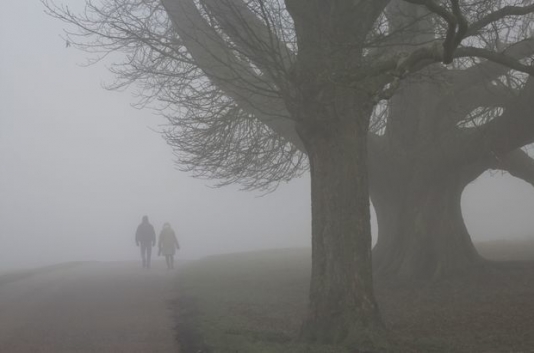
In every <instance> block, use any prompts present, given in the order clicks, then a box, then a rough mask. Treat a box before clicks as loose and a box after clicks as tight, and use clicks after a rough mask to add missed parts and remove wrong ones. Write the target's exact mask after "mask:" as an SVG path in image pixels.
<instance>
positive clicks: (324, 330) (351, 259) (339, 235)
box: [299, 121, 383, 349]
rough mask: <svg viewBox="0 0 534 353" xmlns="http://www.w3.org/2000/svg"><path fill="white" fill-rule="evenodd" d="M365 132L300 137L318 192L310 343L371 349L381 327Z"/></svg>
mask: <svg viewBox="0 0 534 353" xmlns="http://www.w3.org/2000/svg"><path fill="white" fill-rule="evenodd" d="M366 131H367V128H366V127H365V126H363V127H362V126H358V124H357V123H356V122H341V123H340V122H339V121H338V122H331V121H328V122H327V123H326V124H324V126H320V127H318V126H316V127H315V128H312V129H309V128H308V129H306V128H305V129H302V128H301V129H299V132H300V135H301V137H302V139H303V141H305V145H306V149H307V151H308V156H309V160H310V174H311V189H312V190H311V195H312V276H311V284H310V297H309V310H308V316H307V319H306V320H305V322H304V324H303V327H302V332H301V338H302V339H304V340H306V341H315V342H322V343H340V342H343V343H345V344H349V345H350V346H351V347H352V348H358V349H364V348H366V349H368V348H370V347H372V346H373V344H374V343H376V342H374V341H375V340H376V339H378V337H379V336H380V332H381V329H382V327H383V326H382V322H381V319H380V315H379V310H378V307H377V304H376V302H375V299H374V293H373V281H372V270H371V266H372V261H371V236H370V216H369V194H368V177H367V152H366V150H367V139H366V136H367V133H366ZM354 346H356V347H354Z"/></svg>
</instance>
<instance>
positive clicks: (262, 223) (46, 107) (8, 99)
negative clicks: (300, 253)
mask: <svg viewBox="0 0 534 353" xmlns="http://www.w3.org/2000/svg"><path fill="white" fill-rule="evenodd" d="M77 3H79V4H81V3H82V1H78V2H77ZM63 27H64V24H63V23H61V22H59V21H57V20H55V19H53V18H50V17H48V16H46V15H45V14H44V11H43V8H42V5H41V4H40V2H39V1H38V0H24V1H21V0H2V1H0V52H1V55H0V271H1V270H3V269H6V268H12V267H18V266H38V265H42V264H50V263H57V262H62V261H71V260H126V259H134V258H136V257H137V256H138V253H137V248H136V247H135V245H134V240H133V239H134V238H133V237H134V232H135V229H136V227H137V225H138V223H139V221H140V219H141V216H142V215H144V214H147V215H149V217H150V219H151V221H152V223H153V224H154V225H155V227H156V230H157V231H159V229H161V225H162V224H163V222H170V223H171V224H172V225H173V227H174V228H175V230H176V231H177V234H178V238H179V240H180V242H181V244H182V248H183V251H182V252H181V254H180V256H182V257H185V258H196V257H200V256H205V255H209V254H214V253H222V252H235V251H244V250H251V249H263V248H275V247H295V246H309V242H310V211H311V209H310V196H309V180H308V178H301V179H299V180H295V181H293V182H291V183H290V184H287V185H282V186H281V187H280V188H279V189H278V190H277V191H276V192H275V193H272V194H269V195H266V196H263V197H259V196H260V195H261V194H260V193H250V192H241V191H238V187H225V188H222V189H213V188H210V187H209V186H210V185H213V183H210V182H209V181H205V180H197V179H193V178H191V177H190V176H189V175H187V174H185V173H182V172H179V171H177V170H176V169H175V167H174V164H173V158H172V153H171V150H170V148H169V147H168V146H167V145H166V144H165V141H164V140H163V139H162V138H161V136H159V135H158V134H157V133H155V132H153V131H152V130H151V128H152V129H154V128H157V127H158V125H161V124H164V123H165V121H164V120H162V118H160V117H157V116H154V115H153V114H152V113H151V112H150V111H148V110H136V109H134V108H132V107H131V106H130V104H131V103H133V102H134V98H133V97H132V95H131V94H130V93H128V92H122V93H120V92H110V91H107V90H105V89H103V88H102V83H103V82H111V81H112V79H113V77H112V76H111V74H110V73H109V72H108V71H107V69H106V67H105V66H104V65H102V64H97V65H95V66H91V67H82V65H81V64H83V63H84V62H85V61H86V57H87V54H85V53H83V52H80V51H78V50H76V49H73V48H66V47H65V42H64V41H63V40H62V39H61V37H60V35H61V33H62V28H63ZM463 205H464V214H465V216H466V221H467V224H468V227H469V228H470V230H471V231H472V233H473V236H474V238H475V240H482V239H486V238H487V239H497V238H501V237H505V236H506V237H531V236H532V234H533V232H532V230H533V229H534V190H532V188H531V187H529V186H528V185H527V184H525V183H524V182H522V181H517V180H514V179H512V178H511V177H509V176H498V177H496V178H489V177H487V176H486V177H483V178H482V180H479V181H477V182H476V183H474V184H472V185H470V186H469V187H468V189H467V190H466V193H465V195H464V201H463ZM375 228H376V227H375Z"/></svg>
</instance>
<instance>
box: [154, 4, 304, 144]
mask: <svg viewBox="0 0 534 353" xmlns="http://www.w3.org/2000/svg"><path fill="white" fill-rule="evenodd" d="M162 3H163V6H164V7H165V10H166V11H167V14H168V15H169V17H170V18H171V20H172V22H173V25H174V28H175V30H176V32H177V33H178V35H179V36H180V39H181V40H182V42H183V44H184V45H185V46H186V48H187V50H188V52H189V53H190V55H191V56H192V57H193V59H194V60H195V62H196V64H197V65H198V66H199V67H200V68H201V69H202V70H203V71H204V72H205V74H206V75H207V76H208V77H209V78H210V79H211V80H212V81H213V82H214V83H215V84H216V85H217V86H218V87H220V88H221V89H222V90H223V91H224V92H225V93H226V94H227V95H228V96H229V97H231V98H232V99H234V100H235V101H236V102H237V103H238V104H239V105H240V107H242V109H244V110H246V111H248V112H249V113H250V114H252V115H254V116H255V117H256V118H257V119H258V120H260V121H262V122H263V123H265V124H266V125H267V126H269V127H270V128H271V129H273V130H274V131H276V132H277V133H279V134H280V135H281V136H284V138H286V139H287V140H288V141H289V142H291V143H293V144H294V145H295V146H297V147H298V148H299V149H300V150H304V147H303V145H302V142H301V140H300V138H299V136H298V134H297V133H296V130H295V123H294V121H292V120H290V119H289V114H288V112H287V108H286V106H285V104H284V101H283V100H282V98H281V97H280V96H278V95H277V93H276V92H275V89H274V88H273V87H271V86H270V85H268V84H267V83H266V82H265V80H264V79H263V78H262V77H259V76H258V75H257V74H255V73H254V72H253V71H252V70H251V68H250V67H249V66H248V65H247V64H246V63H244V62H241V61H240V60H239V59H238V58H237V57H236V56H235V55H234V54H233V53H232V52H231V51H230V50H229V49H228V47H227V46H226V43H225V42H224V41H223V39H222V38H221V37H220V36H219V35H218V34H217V33H216V32H215V30H214V29H213V28H212V27H211V26H210V25H209V24H208V23H207V22H206V20H205V19H204V18H203V17H202V16H201V14H200V12H199V10H198V8H197V7H196V5H195V3H194V1H193V0H162Z"/></svg>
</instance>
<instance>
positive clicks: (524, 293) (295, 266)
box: [181, 240, 534, 353]
mask: <svg viewBox="0 0 534 353" xmlns="http://www.w3.org/2000/svg"><path fill="white" fill-rule="evenodd" d="M478 248H479V251H480V253H481V254H482V255H483V256H485V257H486V258H488V259H491V260H501V261H492V262H488V263H486V264H485V265H484V266H480V267H479V268H475V269H472V270H470V271H466V272H464V273H462V274H459V275H457V276H454V277H450V278H447V279H442V280H439V281H434V282H415V281H411V282H407V281H402V282H401V281H392V280H387V281H386V280H383V279H377V281H376V295H377V299H378V301H379V304H380V308H381V312H382V316H383V318H384V321H385V323H386V325H387V328H388V331H389V332H390V333H391V346H390V347H389V348H388V349H387V350H383V351H384V352H393V353H407V352H410V353H454V352H457V353H534V240H532V241H522V242H513V243H512V242H506V243H505V244H504V245H503V242H492V243H483V244H479V245H478ZM516 259H519V260H521V261H515V260H516ZM309 265H310V264H309V250H291V251H272V252H261V253H254V254H249V255H247V254H237V255H228V256H221V257H219V258H211V259H207V260H202V261H200V262H199V263H198V264H196V265H192V266H190V267H189V268H187V269H184V274H183V276H182V283H181V287H182V288H183V295H185V296H187V298H193V299H194V302H195V310H194V311H189V312H188V313H187V314H186V316H187V317H186V319H185V320H182V321H181V327H182V328H183V329H184V330H185V331H183V332H184V335H187V340H189V343H188V344H189V345H190V347H195V348H197V347H202V348H200V350H199V352H222V353H226V352H243V353H256V352H258V353H259V352H262V353H263V352H265V353H267V352H269V353H278V352H279V353H296V352H306V353H308V352H320V353H324V352H333V353H338V352H340V353H354V352H355V351H354V349H348V350H347V349H345V348H343V347H339V348H337V347H330V346H329V347H311V346H302V345H301V344H299V343H298V342H295V338H296V334H297V332H298V330H299V325H300V322H301V319H302V318H303V316H304V313H305V309H306V305H305V303H306V300H307V289H308V283H309V282H308V281H309ZM282 338H283V339H282ZM185 353H187V351H185Z"/></svg>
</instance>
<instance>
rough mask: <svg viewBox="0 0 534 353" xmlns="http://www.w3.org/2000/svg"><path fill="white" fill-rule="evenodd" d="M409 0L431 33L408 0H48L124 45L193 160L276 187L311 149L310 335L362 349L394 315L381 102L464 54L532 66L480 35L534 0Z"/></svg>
mask: <svg viewBox="0 0 534 353" xmlns="http://www.w3.org/2000/svg"><path fill="white" fill-rule="evenodd" d="M410 2H412V3H416V4H417V6H419V7H420V8H421V9H425V12H424V14H423V18H424V19H425V21H426V22H428V23H432V24H433V26H434V27H432V29H431V30H430V32H431V33H432V36H431V37H429V38H428V40H427V41H425V42H418V41H416V42H415V43H407V44H409V45H398V44H399V43H395V41H397V40H398V39H395V38H403V35H402V34H401V33H402V32H406V33H409V32H410V31H413V28H414V27H413V26H412V25H408V26H406V25H404V26H401V27H400V28H396V27H395V25H394V23H393V21H391V20H388V14H387V11H386V10H387V7H388V5H391V6H397V5H399V1H389V0H367V1H365V0H360V1H353V0H351V1H349V0H333V1H319V0H286V1H281V0H271V1H267V0H251V1H243V0H199V1H195V0H162V1H161V2H160V1H157V0H136V1H131V0H105V1H103V2H102V3H98V4H93V3H92V2H91V1H90V0H87V10H86V12H85V13H84V14H81V15H76V14H72V13H71V12H70V11H69V10H68V8H66V7H63V8H61V7H59V8H58V7H55V6H52V5H50V4H47V3H46V1H45V4H46V5H47V7H48V9H49V11H50V13H51V14H52V15H54V16H56V17H59V18H61V19H63V20H65V21H67V22H70V23H72V24H74V25H75V26H76V27H77V28H78V32H77V33H72V34H71V36H70V37H69V41H70V42H72V43H75V44H77V45H78V46H79V47H81V48H82V49H85V50H89V51H91V50H103V53H104V54H106V53H108V52H111V51H122V52H126V60H125V61H124V62H122V63H120V64H118V65H117V66H115V67H113V71H114V72H116V73H117V75H118V77H119V81H118V82H117V84H116V86H115V87H121V86H123V85H127V84H130V83H133V82H136V83H138V84H139V85H140V87H141V89H142V92H143V94H144V96H142V98H144V99H142V100H141V102H142V103H147V102H150V101H152V100H154V99H157V103H159V104H160V109H161V111H162V112H163V113H164V114H166V115H167V116H168V118H169V120H170V121H171V124H172V126H173V128H172V129H171V130H169V131H168V132H167V137H168V140H169V141H170V143H171V144H172V145H173V146H175V147H177V150H178V152H177V153H178V158H179V162H180V163H182V164H183V165H185V166H186V168H190V169H191V170H193V171H195V172H196V173H197V174H199V175H205V176H211V177H216V178H222V179H224V180H226V181H237V180H241V181H243V182H244V183H245V185H246V186H249V187H258V186H259V187H266V186H268V185H269V182H270V181H273V180H281V179H284V178H290V177H292V176H294V175H296V174H298V173H301V172H302V170H303V169H305V168H306V163H305V159H304V158H303V155H302V154H303V153H305V154H306V155H307V157H308V162H309V170H310V175H311V184H312V187H311V193H312V279H311V285H310V303H309V309H308V316H307V318H306V320H305V323H304V325H303V329H302V337H303V338H305V339H308V340H311V341H321V342H342V341H346V342H348V341H351V342H355V343H356V344H357V345H358V346H359V347H358V348H364V347H363V346H364V345H367V344H369V345H373V341H375V339H378V340H380V339H381V337H382V335H381V333H382V328H383V325H382V322H381V319H380V315H379V312H378V307H377V305H376V302H375V299H374V294H373V285H372V270H371V236H370V224H369V223H370V222H369V192H368V184H369V183H368V161H367V156H368V148H369V149H370V150H371V151H375V146H374V141H375V140H378V139H379V138H380V136H377V135H375V134H372V135H370V134H369V132H370V131H369V128H370V125H371V123H372V122H373V124H374V122H377V121H379V119H377V120H374V121H373V120H372V116H373V112H374V111H376V108H377V105H378V104H379V103H380V102H381V101H383V100H385V99H389V98H391V97H392V96H393V95H394V94H395V93H396V92H397V91H398V90H399V89H400V88H402V87H401V86H402V85H403V82H405V80H407V79H410V77H415V76H418V75H424V74H427V73H429V72H431V71H432V70H433V69H435V68H436V67H437V68H442V67H443V64H441V63H444V64H450V63H451V62H454V61H453V60H462V59H464V60H465V59H466V58H472V60H474V61H475V62H477V61H478V62H480V61H482V60H483V61H491V62H495V63H498V64H499V65H506V66H507V67H513V68H514V69H515V70H517V71H521V72H525V73H527V74H530V73H531V68H530V66H529V65H528V64H526V63H524V62H523V61H522V60H521V59H522V58H523V57H521V58H519V57H514V56H513V55H507V53H503V52H500V51H496V50H494V49H493V48H488V47H484V46H481V45H480V43H479V42H478V41H471V40H470V38H471V37H473V36H476V35H477V34H478V33H479V32H481V31H482V30H485V29H486V28H488V27H491V26H493V25H495V24H498V23H500V22H503V21H507V20H508V19H509V18H510V17H511V16H515V15H516V14H517V13H518V12H521V14H528V13H530V12H531V11H533V10H534V9H532V8H531V7H532V5H530V4H529V2H528V1H522V2H521V4H519V5H506V6H502V4H500V3H499V2H497V1H487V2H485V3H491V4H492V6H486V7H476V6H474V5H473V3H474V2H473V3H471V2H468V3H467V4H460V3H459V1H455V0H450V1H443V2H435V1H432V0H428V1H423V0H421V1H410ZM410 6H412V7H413V6H416V5H413V4H412V5H410ZM510 6H512V7H510ZM401 7H402V6H401ZM505 9H506V10H505ZM509 9H512V10H509ZM416 22H417V23H418V24H419V23H421V20H419V19H418V20H417V21H416ZM76 36H81V38H76ZM408 37H409V34H408ZM391 43H395V45H391ZM464 43H467V44H464ZM388 45H391V47H390V48H387V46H388ZM498 120H499V119H494V120H492V121H491V122H489V123H488V124H489V125H491V126H493V125H495V124H496V123H495V122H497V121H498ZM508 120H510V119H508ZM390 121H395V119H391V118H390V119H388V124H389V122H390ZM499 121H500V120H499ZM489 129H493V127H490V128H489ZM369 137H371V138H369ZM368 144H369V147H368Z"/></svg>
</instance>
